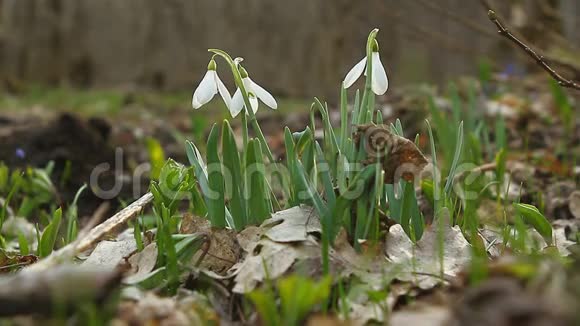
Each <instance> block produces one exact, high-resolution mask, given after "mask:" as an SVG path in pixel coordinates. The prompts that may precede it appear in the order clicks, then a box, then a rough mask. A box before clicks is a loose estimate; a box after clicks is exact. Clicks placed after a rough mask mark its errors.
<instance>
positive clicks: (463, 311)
mask: <svg viewBox="0 0 580 326" xmlns="http://www.w3.org/2000/svg"><path fill="white" fill-rule="evenodd" d="M553 308H554V307H553V306H552V305H551V304H550V303H549V302H546V301H545V300H543V299H541V298H540V297H538V296H534V295H531V294H529V293H527V292H526V291H525V290H524V289H523V288H522V286H521V284H520V282H519V281H518V280H516V279H508V278H492V279H489V280H487V281H485V282H484V283H483V284H481V285H479V286H477V287H475V288H469V289H467V290H466V292H465V294H464V295H463V298H462V299H461V301H460V302H459V303H458V304H457V306H456V307H455V308H454V313H453V321H452V323H451V325H475V326H484V325H537V326H540V325H546V326H547V325H562V326H563V325H568V323H567V322H566V321H565V319H564V317H563V316H562V315H561V314H560V313H559V312H558V311H557V309H553Z"/></svg>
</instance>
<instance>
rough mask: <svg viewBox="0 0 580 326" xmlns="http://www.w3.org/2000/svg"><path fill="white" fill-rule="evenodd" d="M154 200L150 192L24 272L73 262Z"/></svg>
mask: <svg viewBox="0 0 580 326" xmlns="http://www.w3.org/2000/svg"><path fill="white" fill-rule="evenodd" d="M152 200H153V195H152V194H151V193H150V192H148V193H146V194H145V195H143V196H141V198H139V199H137V200H136V201H134V202H133V203H132V204H131V205H129V206H127V207H125V208H123V209H122V210H121V211H120V212H118V213H117V214H115V215H113V216H111V217H110V218H109V219H107V220H105V221H104V222H102V223H101V224H99V225H97V226H95V227H94V228H92V229H91V230H90V231H88V232H86V233H85V234H84V235H82V234H81V235H82V238H81V237H79V238H78V239H77V240H75V241H74V242H72V243H69V244H68V245H66V246H64V247H62V248H60V249H59V250H57V251H53V252H52V253H51V254H50V255H49V256H48V257H46V258H44V259H42V260H40V261H39V262H37V263H36V264H33V265H30V266H29V267H27V268H25V269H24V270H23V272H31V271H43V270H46V269H48V268H49V267H52V266H55V265H58V264H60V263H64V262H67V261H70V260H72V259H73V258H74V257H75V256H76V255H78V254H80V253H81V252H83V251H85V250H87V249H89V248H91V247H92V246H94V245H95V244H96V243H97V242H98V241H99V240H101V239H102V238H103V237H105V236H106V235H107V234H111V233H113V232H115V230H116V229H118V228H119V226H121V225H123V224H125V223H127V222H128V221H130V220H131V219H133V218H135V217H136V216H137V215H139V213H140V212H141V211H142V210H143V209H144V208H145V207H146V206H147V205H148V204H149V203H150V202H151V201H152ZM99 214H100V213H99Z"/></svg>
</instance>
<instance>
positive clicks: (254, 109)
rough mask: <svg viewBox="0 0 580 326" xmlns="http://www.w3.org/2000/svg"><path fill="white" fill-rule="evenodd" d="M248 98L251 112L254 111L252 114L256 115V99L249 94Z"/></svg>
mask: <svg viewBox="0 0 580 326" xmlns="http://www.w3.org/2000/svg"><path fill="white" fill-rule="evenodd" d="M249 98H250V105H251V106H252V111H254V114H256V112H258V98H257V97H256V96H255V95H254V94H249ZM274 102H275V101H274Z"/></svg>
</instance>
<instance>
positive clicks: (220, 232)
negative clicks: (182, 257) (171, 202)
mask: <svg viewBox="0 0 580 326" xmlns="http://www.w3.org/2000/svg"><path fill="white" fill-rule="evenodd" d="M180 233H183V234H192V233H199V234H205V235H207V236H208V239H209V249H208V250H207V253H206V254H205V257H204V258H203V260H202V261H201V264H200V266H199V267H200V268H202V269H205V270H209V271H211V272H214V273H217V274H220V275H224V274H225V272H226V271H227V270H229V269H230V268H231V267H232V266H234V264H236V263H237V262H238V261H239V260H240V257H241V254H242V248H241V247H240V244H239V243H238V240H237V238H236V232H235V231H234V230H228V229H218V228H212V227H211V224H210V222H209V221H208V220H207V219H205V218H201V217H197V216H194V215H191V214H185V215H183V218H182V221H181V226H180ZM203 254H204V251H203V250H199V251H198V252H197V253H196V254H195V255H194V256H193V258H192V259H191V265H193V264H194V263H196V262H197V261H198V260H199V258H200V257H201V255H203Z"/></svg>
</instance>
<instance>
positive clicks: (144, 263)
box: [124, 242, 158, 284]
mask: <svg viewBox="0 0 580 326" xmlns="http://www.w3.org/2000/svg"><path fill="white" fill-rule="evenodd" d="M157 254H158V251H157V243H155V242H153V243H150V244H149V245H147V247H145V248H144V249H143V250H142V251H140V252H138V253H136V254H134V255H133V256H131V257H129V259H127V261H128V262H129V268H130V270H129V272H128V273H127V275H126V276H125V280H124V281H125V282H126V283H129V284H132V283H134V282H135V281H137V280H139V279H142V278H143V277H144V276H145V275H147V274H149V273H150V272H151V271H153V268H155V265H156V263H157Z"/></svg>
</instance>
